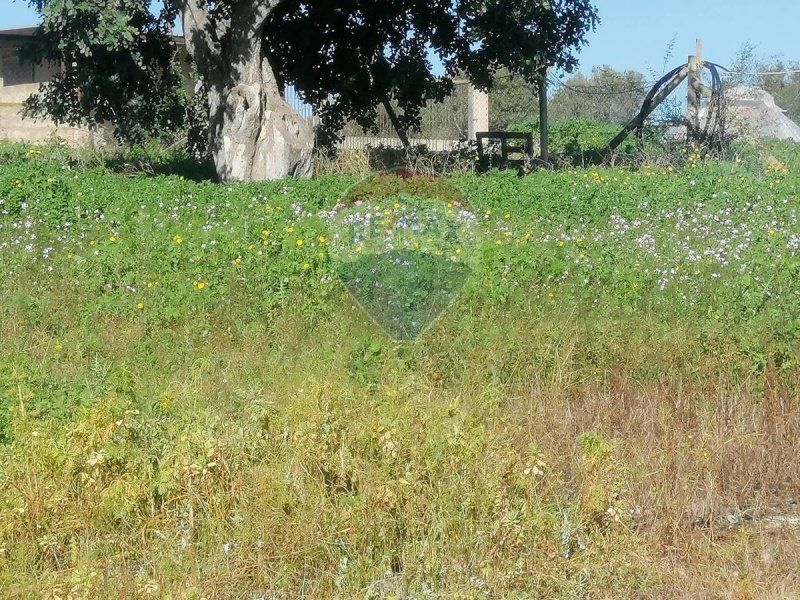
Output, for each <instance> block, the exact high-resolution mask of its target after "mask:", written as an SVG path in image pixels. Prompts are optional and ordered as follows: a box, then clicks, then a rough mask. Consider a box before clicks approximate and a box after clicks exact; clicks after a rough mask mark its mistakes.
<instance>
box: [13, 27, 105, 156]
mask: <svg viewBox="0 0 800 600" xmlns="http://www.w3.org/2000/svg"><path fill="white" fill-rule="evenodd" d="M19 46H20V42H19V41H16V40H0V139H3V140H9V141H13V142H34V143H41V142H46V141H48V140H49V139H50V138H51V137H53V136H56V137H59V138H62V139H63V140H65V141H66V142H67V143H68V144H70V145H74V146H107V145H109V144H111V143H113V138H112V137H111V135H110V132H109V131H108V130H105V129H104V130H102V131H100V132H94V133H93V132H92V131H90V130H89V129H88V128H85V127H69V126H65V125H61V126H57V125H56V124H55V123H53V122H52V121H50V120H47V119H38V120H33V119H23V118H22V115H21V114H20V111H21V110H22V103H23V102H24V101H25V99H26V98H27V97H28V96H30V95H31V94H33V93H35V92H36V91H38V89H39V83H43V82H46V81H49V80H50V78H51V77H52V76H53V74H54V73H56V72H57V71H58V66H57V65H50V64H48V65H37V66H32V65H23V64H21V63H20V60H19V56H18V51H19Z"/></svg>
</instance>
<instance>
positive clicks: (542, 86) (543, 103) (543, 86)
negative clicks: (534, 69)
mask: <svg viewBox="0 0 800 600" xmlns="http://www.w3.org/2000/svg"><path fill="white" fill-rule="evenodd" d="M538 96H539V155H540V157H541V159H542V162H547V161H548V160H549V157H550V150H549V148H548V144H549V140H548V137H547V69H546V68H545V70H544V73H543V74H542V76H541V78H540V79H539V92H538Z"/></svg>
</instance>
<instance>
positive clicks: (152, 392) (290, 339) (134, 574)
mask: <svg viewBox="0 0 800 600" xmlns="http://www.w3.org/2000/svg"><path fill="white" fill-rule="evenodd" d="M771 151H772V154H773V155H774V156H775V157H776V159H777V160H772V161H770V162H769V164H768V166H767V165H766V164H765V163H761V162H759V161H758V160H756V158H754V157H752V156H749V155H743V156H742V157H741V158H740V159H736V160H734V161H731V162H714V161H706V160H704V159H703V158H702V157H699V156H697V155H690V156H688V157H687V159H686V160H685V161H684V162H685V164H684V165H683V166H680V167H667V168H662V167H655V166H645V167H643V168H642V169H639V170H636V171H632V170H624V169H598V170H578V171H568V172H537V173H534V174H531V175H528V176H526V177H523V178H518V177H517V176H516V175H515V174H512V173H490V174H488V175H484V176H476V175H460V176H455V177H452V178H451V179H450V183H451V184H453V185H454V186H456V188H458V189H459V190H460V191H461V192H462V193H463V194H464V195H465V197H466V198H468V200H469V202H470V204H471V206H472V208H473V209H474V211H475V215H476V216H477V218H478V220H479V222H480V224H481V228H482V231H483V235H482V241H481V242H480V246H479V247H477V249H476V254H475V256H476V263H475V265H474V268H473V269H472V274H471V277H470V278H469V279H468V281H467V283H466V286H465V287H464V289H463V292H462V293H461V294H460V295H459V296H458V297H457V299H456V300H455V301H454V302H453V303H452V305H450V307H449V308H448V309H447V310H446V311H445V312H444V314H443V315H442V316H441V318H439V319H438V320H436V321H435V322H434V323H433V324H432V325H431V326H430V327H429V328H428V329H427V330H426V331H424V333H422V335H421V336H419V337H418V338H416V339H414V340H407V341H395V340H393V339H391V338H390V337H389V336H387V335H386V334H385V333H384V332H383V331H382V330H381V329H380V328H379V327H378V326H377V325H376V324H375V323H374V322H373V321H372V320H371V319H370V318H369V317H368V316H366V315H365V314H364V312H363V311H362V309H361V308H360V307H359V306H358V305H357V303H356V302H355V301H354V299H353V297H351V296H350V295H349V294H348V293H347V292H346V290H345V289H344V286H343V285H342V283H341V282H340V280H339V279H338V278H337V276H336V271H335V268H334V265H333V264H332V261H331V253H330V252H329V248H330V244H331V239H332V232H331V231H330V222H329V220H328V219H327V217H326V214H327V211H330V210H331V208H332V207H333V206H334V205H335V204H336V203H337V200H339V199H341V198H342V197H343V196H344V195H345V194H346V193H347V190H348V189H350V188H351V186H353V185H354V184H356V183H357V182H358V178H356V177H326V178H321V179H317V180H311V181H283V182H277V183H265V184H258V185H227V186H226V185H219V184H212V183H207V182H195V181H190V180H187V179H183V178H181V177H179V176H175V175H173V176H167V175H160V176H149V177H146V176H143V175H137V176H125V175H121V174H115V173H113V172H111V171H109V170H107V169H105V168H102V167H98V166H86V165H81V164H77V163H71V162H70V161H69V160H66V159H65V158H63V157H62V156H61V155H58V156H56V155H54V154H52V153H50V152H48V150H47V149H46V148H44V149H38V150H35V149H31V148H19V147H7V148H3V149H2V150H0V203H1V204H0V282H1V283H2V285H0V335H1V336H2V344H0V442H1V443H2V444H1V445H0V483H1V485H0V597H2V598H47V599H52V600H55V599H56V598H60V599H67V598H70V599H78V598H86V599H90V598H91V599H93V598H171V599H175V600H177V599H197V600H199V599H201V598H205V599H208V600H211V599H217V598H219V599H228V598H237V599H239V598H241V599H249V600H255V599H257V598H264V599H266V598H275V599H278V598H280V599H284V598H285V599H288V598H315V599H316V598H320V599H321V598H326V599H327V598H386V599H389V598H397V599H400V598H404V599H405V598H409V599H410V598H417V599H422V598H447V599H450V598H464V599H472V598H486V599H488V598H516V599H520V600H521V599H528V598H530V599H534V598H535V599H543V600H544V599H553V598H559V599H562V598H563V599H566V598H592V599H601V598H737V599H746V598H796V597H800V575H798V573H800V525H798V524H799V523H800V508H799V507H798V501H800V495H799V494H800V489H798V483H800V472H799V471H798V464H797V456H798V453H800V406H799V404H798V403H800V346H798V341H800V223H798V216H799V215H798V211H800V201H799V200H798V198H799V193H800V151H798V149H797V148H796V147H790V146H777V145H776V146H774V147H773V148H771Z"/></svg>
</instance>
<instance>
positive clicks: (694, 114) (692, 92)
mask: <svg viewBox="0 0 800 600" xmlns="http://www.w3.org/2000/svg"><path fill="white" fill-rule="evenodd" d="M695 45H696V46H695V52H694V55H692V56H690V57H689V89H688V92H687V94H686V136H687V139H688V140H689V141H690V142H694V141H697V140H698V139H699V137H700V100H701V98H702V97H703V40H701V39H699V38H698V39H697V40H696V42H695Z"/></svg>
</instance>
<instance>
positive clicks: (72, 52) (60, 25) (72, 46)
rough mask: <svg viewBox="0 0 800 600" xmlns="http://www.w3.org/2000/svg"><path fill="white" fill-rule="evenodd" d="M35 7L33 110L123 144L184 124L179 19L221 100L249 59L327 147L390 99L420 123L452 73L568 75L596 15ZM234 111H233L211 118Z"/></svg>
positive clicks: (417, 3)
mask: <svg viewBox="0 0 800 600" xmlns="http://www.w3.org/2000/svg"><path fill="white" fill-rule="evenodd" d="M31 4H32V5H33V6H35V7H36V8H37V9H38V10H39V12H40V14H41V16H42V27H41V32H40V35H38V36H37V43H36V44H35V45H34V46H33V48H32V52H31V53H30V54H29V59H30V60H35V61H38V60H48V61H52V62H59V63H60V64H62V65H63V71H62V72H61V73H60V74H58V75H57V76H56V77H55V78H54V79H53V80H52V81H51V82H49V83H47V84H45V85H44V86H43V87H42V90H41V91H40V93H39V94H37V95H36V96H34V97H33V98H32V99H31V100H30V101H29V103H28V109H29V112H30V113H31V114H47V115H50V116H51V117H53V118H55V119H56V120H57V121H60V122H67V123H72V124H77V123H92V122H99V121H112V122H113V123H114V124H115V125H116V127H117V135H118V137H120V138H121V139H130V140H136V139H137V138H141V137H143V136H146V135H149V134H152V133H154V132H155V131H157V130H160V129H163V128H168V127H170V126H175V125H177V124H179V123H180V122H182V121H183V119H184V118H185V117H184V116H185V113H186V106H187V98H186V96H187V94H186V93H184V92H183V91H182V89H181V86H180V79H181V78H180V69H179V68H178V67H177V66H176V65H175V61H174V56H175V54H176V44H175V41H174V39H173V38H172V36H171V35H170V34H171V24H172V23H174V22H175V20H176V18H179V17H180V18H181V19H182V22H183V29H184V33H185V35H186V44H187V48H188V50H189V53H190V54H191V55H192V58H193V60H194V64H195V67H196V69H197V72H198V75H199V77H200V79H201V80H202V81H203V83H204V84H205V85H206V86H210V88H213V90H214V91H213V94H217V95H218V96H219V97H220V98H222V99H223V100H222V101H221V102H222V103H223V104H225V103H226V102H227V100H226V99H227V98H229V97H230V92H231V90H233V89H234V88H236V86H237V85H239V81H238V80H239V79H240V78H241V77H242V76H243V74H245V73H250V72H251V71H252V69H251V67H248V66H245V65H246V64H250V63H248V61H252V60H253V59H255V60H256V62H257V63H258V66H255V67H253V68H255V69H256V70H259V69H260V71H261V72H262V73H266V70H269V71H271V74H270V76H269V77H267V79H268V80H270V81H273V80H274V82H275V84H276V89H277V90H280V89H281V88H282V87H283V86H285V85H288V84H291V85H294V86H295V88H296V89H297V90H298V92H299V93H300V95H301V96H302V97H303V98H304V99H305V100H306V101H307V102H308V103H310V104H311V105H312V106H313V107H314V109H315V111H316V114H317V115H318V116H319V117H320V119H321V131H322V133H323V134H324V133H326V132H327V135H322V136H321V137H320V139H322V140H325V139H328V140H330V139H332V138H333V137H335V135H336V133H337V132H338V131H339V130H340V128H341V126H342V124H343V122H344V121H345V120H346V119H352V120H355V121H356V122H358V123H359V124H360V125H362V126H363V127H366V128H369V127H370V126H371V125H372V124H373V123H374V121H375V117H376V114H377V108H378V106H380V105H381V104H384V103H385V102H386V101H387V100H389V99H391V101H392V102H393V105H395V106H396V107H397V108H398V113H397V115H396V117H397V119H398V124H399V125H400V126H401V127H405V128H415V127H416V126H417V125H418V122H419V114H420V109H421V107H422V106H424V105H425V103H426V102H427V101H430V100H434V101H436V100H441V99H443V98H444V97H446V96H447V95H448V94H449V93H451V92H452V90H453V83H452V78H453V77H454V76H456V75H460V76H465V77H467V78H469V79H470V80H471V81H472V82H473V83H474V84H475V85H476V86H477V87H479V88H481V89H489V88H491V86H492V82H493V77H494V74H495V73H496V72H497V71H498V70H500V69H501V68H502V69H505V70H506V71H507V72H508V73H510V74H513V75H515V76H518V77H520V78H522V79H523V80H525V81H529V82H531V83H533V82H535V80H536V78H537V77H538V76H540V74H541V73H542V72H543V68H544V67H546V66H554V67H556V68H558V69H560V70H563V71H568V72H569V71H571V70H573V68H574V67H575V65H576V51H577V50H578V48H579V47H580V46H581V45H582V44H584V43H585V36H586V34H587V33H588V32H589V31H590V30H591V29H592V28H593V27H594V26H595V24H596V23H597V20H598V18H597V12H596V9H595V8H594V6H593V5H592V3H591V1H590V0H383V1H381V2H376V1H375V0H340V1H337V2H330V1H328V0H313V1H312V0H167V1H166V2H165V4H164V7H163V8H162V9H161V10H159V11H157V12H155V13H154V12H151V10H150V9H151V6H150V2H149V0H116V1H115V2H113V3H112V2H106V1H105V0H32V1H31ZM258 61H262V62H258ZM252 65H256V63H252ZM252 65H251V66H252ZM265 68H266V70H265ZM209 98H211V97H209ZM209 102H211V104H212V105H213V104H214V102H213V101H212V100H211V99H209ZM226 106H227V105H226ZM237 106H239V107H240V108H241V106H240V105H237ZM212 108H213V106H212ZM212 112H213V111H212ZM264 114H266V113H264ZM234 116H235V115H234V114H232V111H231V107H230V106H228V107H227V115H222V113H220V117H219V118H220V119H223V120H224V119H229V120H230V119H233V118H234ZM210 118H211V119H212V121H213V118H214V117H213V115H212V117H210ZM217 134H219V131H217ZM215 135H216V134H215V133H214V132H213V131H212V132H211V133H210V142H211V143H212V144H213V143H214V139H213V138H214V136H215Z"/></svg>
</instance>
